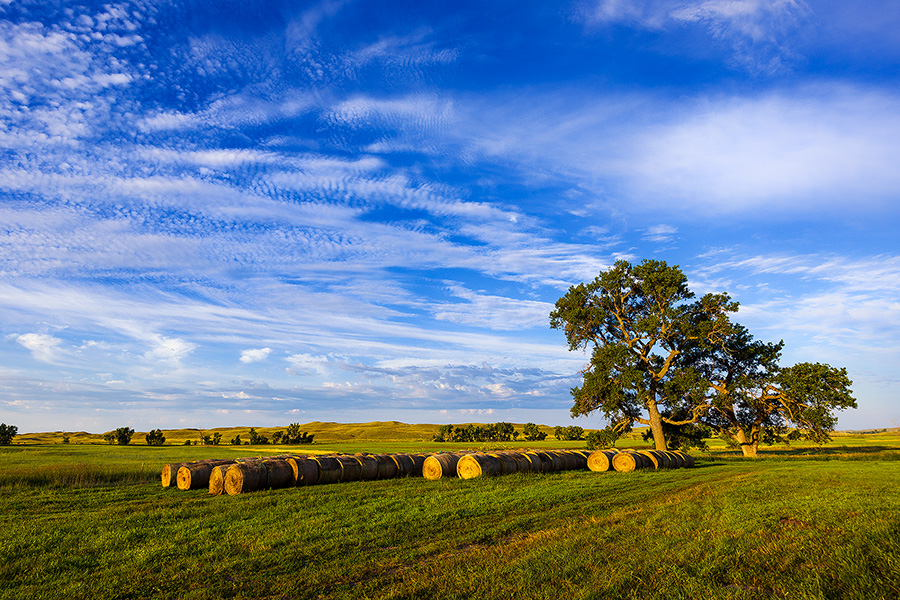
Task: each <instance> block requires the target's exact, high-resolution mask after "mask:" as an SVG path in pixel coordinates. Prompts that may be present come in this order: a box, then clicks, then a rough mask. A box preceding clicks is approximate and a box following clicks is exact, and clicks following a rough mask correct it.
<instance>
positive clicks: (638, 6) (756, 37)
mask: <svg viewBox="0 0 900 600" xmlns="http://www.w3.org/2000/svg"><path fill="white" fill-rule="evenodd" d="M811 14H812V11H811V10H810V9H809V7H808V6H807V5H806V3H805V2H803V1H802V0H700V1H697V0H599V1H598V2H596V4H594V5H593V8H592V9H591V10H588V11H587V12H586V13H585V20H586V21H587V22H588V23H590V24H595V25H596V24H608V23H617V22H624V23H627V24H629V25H631V26H634V27H639V28H643V29H650V30H657V31H664V30H667V29H671V28H674V27H678V26H697V27H702V28H703V29H704V30H705V31H706V32H707V33H708V34H709V35H710V36H711V37H713V38H714V39H717V40H722V41H723V42H724V43H727V44H728V45H729V46H730V47H731V49H732V52H733V54H732V60H733V62H734V63H735V64H737V65H740V66H741V67H744V68H746V69H748V70H750V71H751V72H766V73H772V72H776V71H779V70H781V69H783V68H784V67H785V65H786V63H787V62H790V61H791V60H793V59H794V58H795V52H794V51H793V50H792V48H791V43H792V42H794V41H795V40H793V39H792V36H793V35H795V34H796V29H797V27H798V26H799V25H800V24H802V23H804V22H805V21H806V20H807V19H808V18H809V17H810V15H811Z"/></svg>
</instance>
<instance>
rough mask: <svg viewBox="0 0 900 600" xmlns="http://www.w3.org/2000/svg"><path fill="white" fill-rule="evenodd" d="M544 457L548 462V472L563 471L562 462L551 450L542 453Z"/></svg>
mask: <svg viewBox="0 0 900 600" xmlns="http://www.w3.org/2000/svg"><path fill="white" fill-rule="evenodd" d="M543 454H544V457H546V458H547V460H549V461H550V469H549V471H550V472H556V471H562V469H563V461H562V458H560V456H559V455H558V454H557V453H556V452H554V451H553V450H545V451H544V452H543Z"/></svg>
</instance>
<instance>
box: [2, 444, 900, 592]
mask: <svg viewBox="0 0 900 600" xmlns="http://www.w3.org/2000/svg"><path fill="white" fill-rule="evenodd" d="M317 440H318V438H317ZM17 441H21V439H18V438H17ZM543 444H544V445H548V446H556V445H559V446H571V445H572V444H571V443H567V444H561V443H556V442H544V443H543ZM528 445H529V446H534V445H535V444H528ZM576 445H577V443H576ZM623 445H637V441H635V440H628V441H626V443H624V444H620V446H623ZM376 446H378V447H376ZM435 446H437V449H450V447H449V446H448V445H446V444H433V443H428V442H421V441H419V442H417V441H415V440H410V439H407V440H400V441H397V442H379V443H376V442H372V441H370V442H364V441H362V440H360V439H359V437H356V438H344V439H343V440H339V439H336V440H334V441H332V442H328V443H321V444H318V443H317V444H313V445H312V446H310V447H308V448H307V447H304V448H303V449H308V450H315V451H332V450H337V451H348V452H350V451H359V450H372V451H403V450H414V449H420V448H421V449H434V447H435ZM456 446H457V445H453V446H452V447H453V448H455V447H456ZM475 446H477V445H475ZM285 448H286V447H284V446H274V447H273V446H261V447H247V446H242V447H231V446H221V447H209V446H190V447H187V446H163V447H159V448H155V447H147V446H141V445H135V446H108V445H90V444H68V445H63V444H24V445H15V446H8V447H2V448H0V519H2V528H0V581H2V582H3V585H2V586H0V598H10V599H13V598H14V599H19V598H48V599H49V598H54V599H55V598H64V597H66V598H98V599H103V598H186V599H187V598H271V599H276V598H277V599H282V598H479V599H481V598H483V599H490V598H552V599H554V600H555V599H557V598H747V599H750V598H754V599H757V598H865V599H870V598H900V436H898V433H897V432H896V431H886V432H880V433H875V434H871V433H870V434H856V435H849V436H843V435H841V436H835V441H834V442H832V444H830V445H828V446H825V447H822V448H819V447H804V446H794V447H774V448H770V449H765V450H763V451H762V454H763V458H761V459H758V460H755V461H747V460H743V459H740V458H738V457H737V456H736V455H735V454H734V452H731V451H725V450H723V449H721V448H714V449H713V451H712V452H710V453H708V454H705V455H704V454H699V453H697V454H695V456H697V458H698V467H697V468H695V469H692V470H677V471H657V472H636V473H628V474H621V473H591V472H589V471H584V472H581V471H570V472H564V473H551V474H545V475H535V474H521V475H510V476H505V477H497V478H491V479H476V480H467V481H463V480H456V479H453V480H441V481H437V482H429V481H425V480H423V479H421V478H410V479H402V480H389V481H375V482H354V483H344V484H333V485H323V486H312V487H308V488H293V489H284V490H270V491H266V492H257V493H252V494H245V495H241V496H209V495H207V494H206V493H205V492H202V491H192V492H183V491H178V490H176V489H173V488H163V487H161V486H160V485H159V473H160V470H161V468H162V465H163V464H164V463H166V462H171V461H178V460H194V459H198V458H205V457H233V456H248V455H263V454H273V453H278V452H283V451H284V450H285ZM292 449H300V447H292Z"/></svg>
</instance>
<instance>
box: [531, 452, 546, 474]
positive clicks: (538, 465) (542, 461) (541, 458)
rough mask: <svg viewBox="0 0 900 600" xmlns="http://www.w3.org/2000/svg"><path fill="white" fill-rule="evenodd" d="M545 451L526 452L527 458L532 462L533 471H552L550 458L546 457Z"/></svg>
mask: <svg viewBox="0 0 900 600" xmlns="http://www.w3.org/2000/svg"><path fill="white" fill-rule="evenodd" d="M545 456H546V455H545V454H544V453H543V452H526V453H525V458H527V459H528V461H529V462H530V463H531V471H532V472H533V473H547V472H549V471H550V459H549V458H545Z"/></svg>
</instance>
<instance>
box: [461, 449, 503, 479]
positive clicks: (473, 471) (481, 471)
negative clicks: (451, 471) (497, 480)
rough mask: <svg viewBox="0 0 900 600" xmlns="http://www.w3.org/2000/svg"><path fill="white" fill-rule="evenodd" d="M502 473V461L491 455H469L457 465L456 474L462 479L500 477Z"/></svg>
mask: <svg viewBox="0 0 900 600" xmlns="http://www.w3.org/2000/svg"><path fill="white" fill-rule="evenodd" d="M502 472H503V466H502V464H501V462H500V459H499V458H497V457H496V456H491V455H489V454H467V455H465V456H463V457H462V458H460V459H459V462H458V463H456V474H457V476H459V478H460V479H474V478H475V477H481V476H493V475H500V474H501V473H502Z"/></svg>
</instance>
